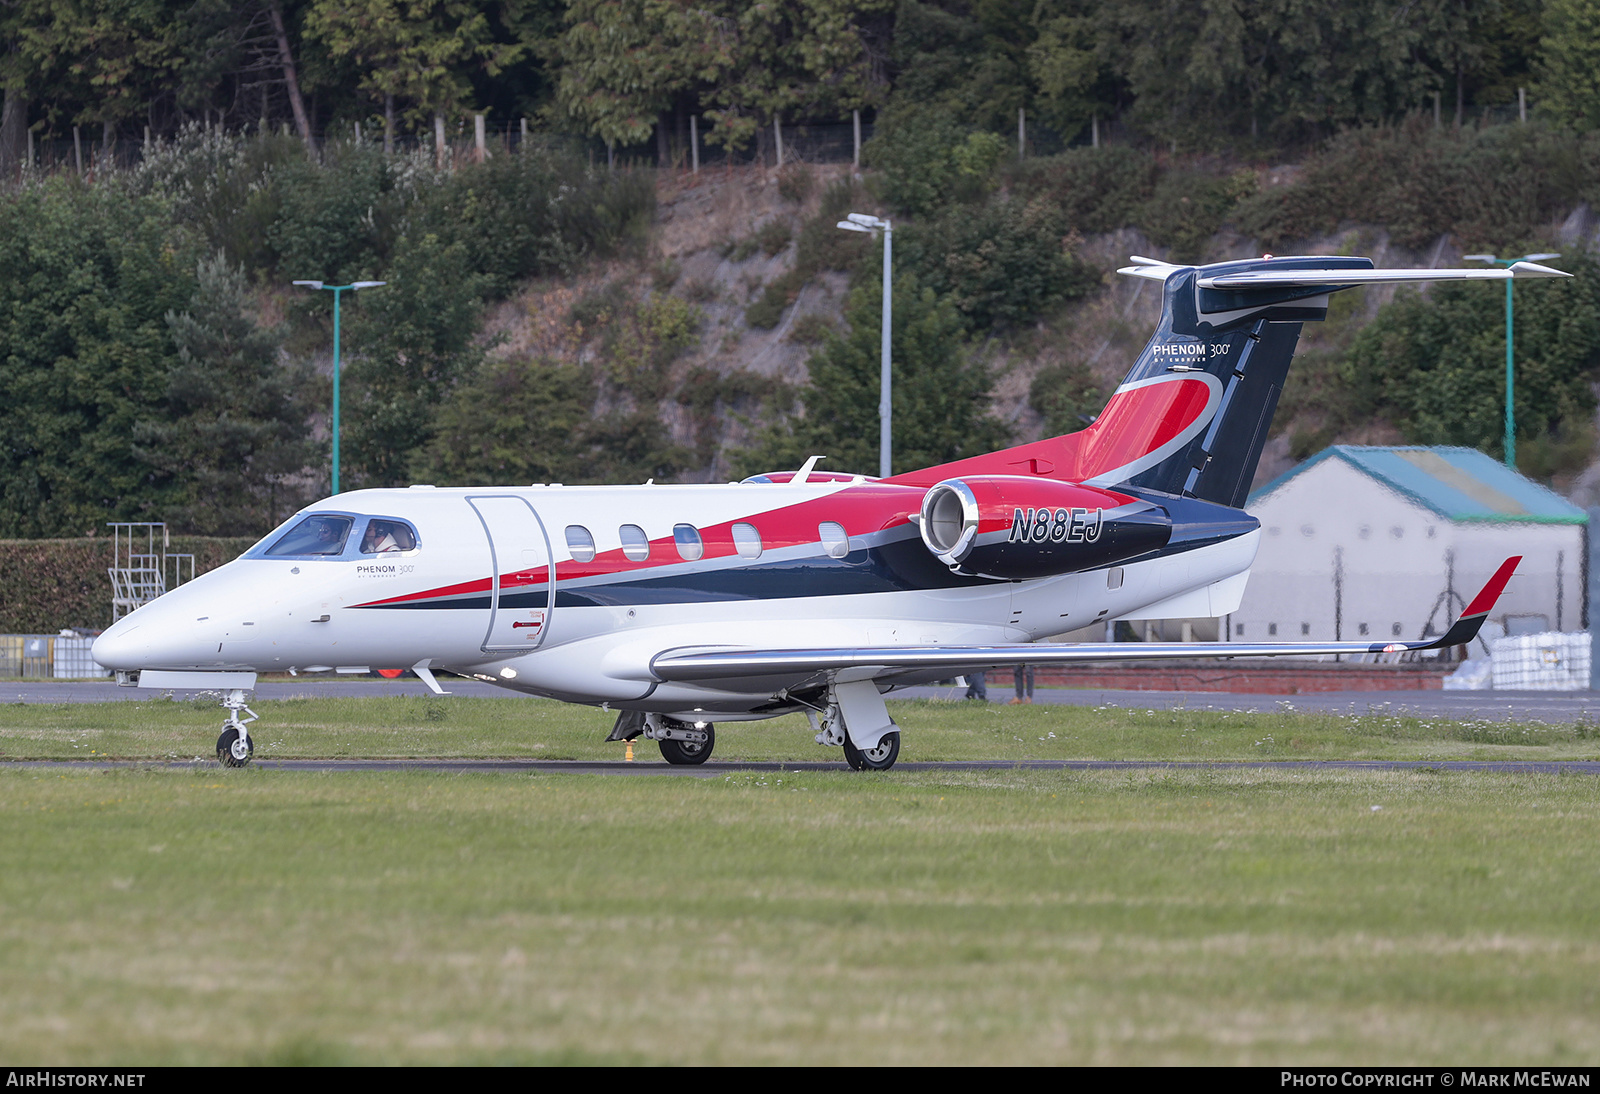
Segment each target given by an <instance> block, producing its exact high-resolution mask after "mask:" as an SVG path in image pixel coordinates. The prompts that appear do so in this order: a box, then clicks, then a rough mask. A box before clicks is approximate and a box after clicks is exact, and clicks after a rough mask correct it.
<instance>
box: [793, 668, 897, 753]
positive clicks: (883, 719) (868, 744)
mask: <svg viewBox="0 0 1600 1094" xmlns="http://www.w3.org/2000/svg"><path fill="white" fill-rule="evenodd" d="M809 717H810V718H811V724H812V725H813V726H814V727H816V729H817V743H818V744H819V745H839V746H843V748H844V760H845V763H847V764H849V765H850V767H851V768H852V769H853V770H855V771H887V770H889V769H890V768H891V767H893V766H894V762H895V761H896V760H898V759H899V758H900V727H899V726H897V725H895V724H894V722H893V721H891V720H890V718H889V708H888V707H887V706H885V705H884V702H883V696H882V695H881V694H880V693H879V691H878V686H877V685H876V684H874V683H873V682H872V681H870V680H858V681H855V682H853V683H848V684H835V685H833V686H832V687H830V688H829V689H828V708H827V709H826V710H825V711H823V712H822V717H821V718H820V719H819V718H818V717H817V716H816V715H814V714H813V715H810V716H809Z"/></svg>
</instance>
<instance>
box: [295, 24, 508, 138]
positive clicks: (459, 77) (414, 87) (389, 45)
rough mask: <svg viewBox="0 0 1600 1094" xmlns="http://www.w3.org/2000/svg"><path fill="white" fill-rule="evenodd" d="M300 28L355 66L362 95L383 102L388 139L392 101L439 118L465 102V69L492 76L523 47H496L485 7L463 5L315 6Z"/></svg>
mask: <svg viewBox="0 0 1600 1094" xmlns="http://www.w3.org/2000/svg"><path fill="white" fill-rule="evenodd" d="M306 30H307V32H308V33H309V34H311V35H314V36H315V37H316V38H317V39H318V41H319V42H321V44H322V45H323V46H324V47H325V48H326V49H327V50H328V52H329V54H330V55H331V56H333V57H334V58H337V59H348V60H350V61H353V62H354V63H355V65H356V67H357V69H358V71H359V72H360V73H361V76H360V80H361V88H362V90H364V91H367V92H369V93H371V94H372V95H374V96H375V97H376V98H377V99H378V100H379V101H381V102H383V103H384V117H385V122H386V130H387V136H388V137H390V138H391V139H392V136H393V128H394V111H395V100H397V99H398V100H401V101H407V102H410V103H412V104H413V105H414V108H415V114H416V115H417V116H418V117H419V118H420V117H427V116H429V115H432V116H435V117H442V116H444V115H446V114H449V113H450V112H452V111H454V110H456V109H457V108H459V107H460V106H461V104H463V103H467V102H470V101H472V98H473V90H472V84H471V82H470V80H469V79H468V74H469V72H470V71H471V70H473V69H475V68H481V69H482V70H483V71H484V72H486V73H488V74H489V75H494V74H496V73H498V72H499V71H500V70H501V68H503V67H504V66H505V65H507V64H510V63H511V62H512V61H514V60H516V58H517V56H518V55H519V54H520V53H521V52H522V49H523V46H522V44H521V43H507V42H497V41H496V40H495V36H494V34H493V28H492V26H491V24H490V20H489V17H488V13H487V11H486V10H485V7H484V5H479V4H471V3H467V2H466V0H315V2H314V3H313V4H312V6H311V10H310V12H309V13H308V15H307V17H306Z"/></svg>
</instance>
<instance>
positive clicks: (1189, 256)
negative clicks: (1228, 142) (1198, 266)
mask: <svg viewBox="0 0 1600 1094" xmlns="http://www.w3.org/2000/svg"><path fill="white" fill-rule="evenodd" d="M1254 190H1255V176H1254V175H1253V174H1252V173H1250V172H1248V171H1244V172H1240V173H1239V174H1237V175H1234V176H1232V177H1231V178H1218V177H1216V176H1214V175H1209V174H1205V173H1202V172H1198V171H1168V172H1167V173H1165V174H1164V175H1162V176H1161V181H1160V182H1158V183H1157V184H1156V187H1155V191H1154V193H1152V194H1151V196H1150V200H1149V201H1148V202H1146V203H1145V206H1144V209H1143V210H1142V211H1141V214H1140V218H1139V224H1140V226H1141V227H1143V228H1144V230H1145V232H1146V233H1147V234H1148V235H1149V236H1150V239H1151V241H1152V242H1154V243H1158V244H1160V245H1161V246H1163V247H1167V248H1170V250H1171V258H1172V261H1174V262H1199V261H1201V260H1202V259H1203V258H1204V257H1205V249H1206V245H1207V244H1209V243H1210V242H1211V237H1212V236H1214V235H1216V234H1217V230H1218V229H1219V228H1221V227H1222V223H1223V221H1224V220H1226V219H1227V218H1228V215H1229V213H1231V212H1232V211H1233V208H1234V206H1235V204H1236V203H1237V202H1238V201H1239V199H1240V198H1241V197H1245V196H1247V195H1248V194H1250V193H1252V192H1254Z"/></svg>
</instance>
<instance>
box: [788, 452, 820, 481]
mask: <svg viewBox="0 0 1600 1094" xmlns="http://www.w3.org/2000/svg"><path fill="white" fill-rule="evenodd" d="M827 458H828V457H826V456H812V457H811V458H810V459H808V460H806V462H805V463H803V464H801V465H800V470H798V471H796V472H795V473H794V478H792V479H790V480H789V481H790V483H792V484H799V483H802V482H805V481H806V480H807V479H808V478H810V477H811V472H812V471H814V470H816V467H817V461H818V460H825V459H827Z"/></svg>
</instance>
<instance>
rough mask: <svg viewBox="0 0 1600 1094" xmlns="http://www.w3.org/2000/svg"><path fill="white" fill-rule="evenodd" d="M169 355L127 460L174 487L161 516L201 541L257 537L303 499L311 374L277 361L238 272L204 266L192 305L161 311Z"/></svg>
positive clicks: (277, 344) (275, 345) (275, 332)
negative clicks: (160, 393)
mask: <svg viewBox="0 0 1600 1094" xmlns="http://www.w3.org/2000/svg"><path fill="white" fill-rule="evenodd" d="M166 323H167V328H168V330H169V332H170V334H171V337H172V341H173V344H174V345H175V346H176V348H177V357H176V359H175V360H174V361H173V362H172V364H171V366H170V367H169V368H168V371H167V382H166V392H165V399H164V406H163V407H162V408H161V410H162V413H161V414H159V415H158V416H152V417H150V418H148V419H146V420H145V421H142V422H140V423H139V424H138V425H137V426H135V428H134V434H133V437H134V454H135V455H136V456H138V457H140V458H141V459H143V460H144V461H145V462H146V463H148V464H149V465H150V466H151V467H153V468H156V469H157V470H158V471H160V472H162V473H164V474H165V475H166V476H167V477H168V479H169V480H170V481H171V482H172V484H173V485H174V491H173V497H172V499H171V502H170V508H169V509H168V510H167V512H166V514H165V516H166V519H167V520H169V521H171V522H172V523H174V524H176V525H178V526H179V527H182V528H184V529H186V530H188V531H191V532H196V533H200V534H203V535H232V536H237V535H259V534H262V533H264V532H266V531H267V530H269V529H270V528H272V527H273V526H274V525H275V524H277V523H278V521H279V520H280V519H282V517H283V516H284V514H285V513H286V512H292V511H293V510H294V509H295V508H296V507H298V505H299V504H300V503H301V502H302V501H303V500H304V497H303V495H304V494H305V492H306V491H305V490H304V489H303V488H302V487H300V486H297V485H295V484H294V481H293V480H296V479H298V478H299V476H300V474H301V472H302V471H303V469H304V468H305V467H306V465H307V463H308V462H309V461H310V459H311V456H312V453H311V445H310V443H309V441H308V433H309V421H308V419H309V414H308V407H307V403H306V390H307V388H308V387H309V386H310V382H311V370H310V369H309V368H308V367H306V366H304V365H297V366H289V365H287V364H285V363H284V362H283V361H282V360H281V357H282V353H283V341H284V337H285V331H284V330H283V329H282V328H262V327H258V326H257V325H256V323H255V321H254V320H253V319H252V318H251V316H250V297H249V290H248V284H247V282H246V280H245V276H244V271H243V269H235V268H233V267H231V266H230V265H229V264H228V262H227V260H226V259H225V258H223V257H222V256H221V255H218V256H216V257H215V258H212V259H208V260H206V261H203V262H201V263H200V265H199V269H198V271H197V275H196V284H195V294H194V299H193V300H191V301H190V302H189V306H188V307H187V308H185V309H184V310H183V311H182V312H181V313H180V312H172V311H169V312H168V313H167V315H166Z"/></svg>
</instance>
